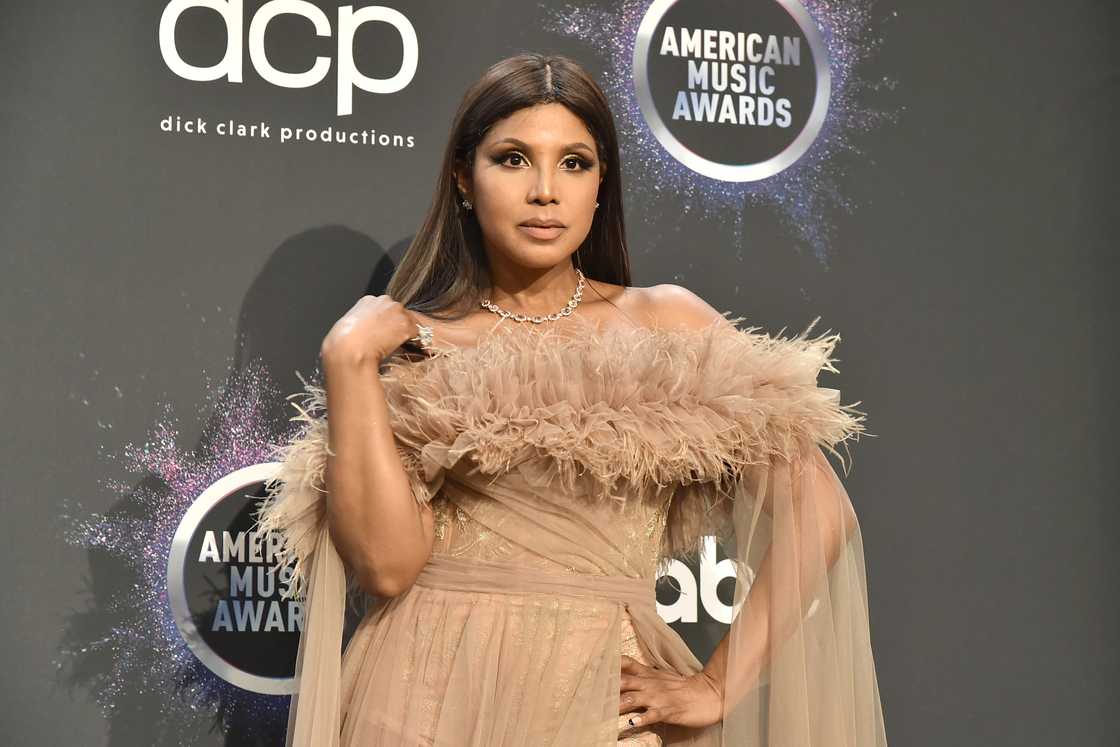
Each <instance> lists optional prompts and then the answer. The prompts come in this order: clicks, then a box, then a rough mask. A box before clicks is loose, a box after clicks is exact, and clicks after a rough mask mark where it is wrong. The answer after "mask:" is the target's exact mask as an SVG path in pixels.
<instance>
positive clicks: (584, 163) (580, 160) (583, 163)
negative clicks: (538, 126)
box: [490, 150, 595, 171]
mask: <svg viewBox="0 0 1120 747" xmlns="http://www.w3.org/2000/svg"><path fill="white" fill-rule="evenodd" d="M513 158H517V159H520V160H521V161H527V160H529V159H527V158H526V157H525V156H524V155H522V153H521V151H519V150H507V151H502V152H500V153H498V154H496V155H493V156H491V157H490V160H491V161H492V162H493V163H495V164H498V165H503V164H505V163H506V162H507V161H509V160H511V159H513ZM560 163H562V164H565V163H575V168H569V169H568V171H589V170H590V169H591V168H592V167H593V166H594V165H595V162H594V161H593V160H591V159H589V158H587V157H586V156H582V155H579V154H578V153H569V154H568V155H566V156H564V158H563V160H562V161H560Z"/></svg>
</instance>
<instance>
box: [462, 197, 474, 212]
mask: <svg viewBox="0 0 1120 747" xmlns="http://www.w3.org/2000/svg"><path fill="white" fill-rule="evenodd" d="M463 207H465V208H466V209H467V210H470V209H471V208H472V207H474V206H473V205H471V201H470V200H468V199H466V198H465V197H464V198H463Z"/></svg>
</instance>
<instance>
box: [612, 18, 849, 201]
mask: <svg viewBox="0 0 1120 747" xmlns="http://www.w3.org/2000/svg"><path fill="white" fill-rule="evenodd" d="M829 85H830V78H829V65H828V52H827V50H826V49H825V45H824V41H823V40H822V39H821V35H820V32H819V31H818V29H817V27H816V25H815V24H814V23H813V19H812V18H811V17H810V16H809V13H808V11H806V10H805V8H804V7H803V6H802V5H801V4H800V3H798V2H797V1H796V0H735V2H731V0H654V2H653V4H652V5H650V8H649V10H648V11H646V15H645V17H644V18H643V19H642V22H641V25H640V26H639V27H638V36H637V39H636V40H635V44H634V86H635V89H636V93H637V98H638V104H639V106H640V107H641V110H642V114H643V115H644V116H645V119H646V122H647V123H648V124H649V126H650V129H651V130H652V132H653V134H654V136H655V137H656V138H657V140H658V141H659V142H660V143H661V144H662V145H663V146H664V147H665V149H666V150H668V151H669V153H671V154H672V155H673V157H674V158H676V159H677V160H678V161H680V162H681V163H682V164H684V165H685V166H687V167H688V168H690V169H692V170H693V171H696V172H698V173H700V174H704V175H705V176H710V177H712V178H713V179H719V180H721V181H728V182H748V181H758V180H759V179H765V178H766V177H768V176H773V175H774V174H777V173H778V172H780V171H782V170H783V169H786V168H788V167H789V166H790V165H791V164H793V163H794V162H795V161H796V160H797V159H798V158H800V157H801V156H802V155H803V154H804V153H805V151H807V150H808V149H809V146H810V145H812V143H813V140H814V139H816V137H817V135H818V134H819V133H820V130H821V126H822V125H823V124H824V118H825V113H826V112H827V111H828V95H829Z"/></svg>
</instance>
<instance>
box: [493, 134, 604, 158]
mask: <svg viewBox="0 0 1120 747" xmlns="http://www.w3.org/2000/svg"><path fill="white" fill-rule="evenodd" d="M502 143H512V144H513V145H516V146H517V147H519V148H524V149H525V150H532V149H533V148H532V146H530V145H529V144H528V143H526V142H524V141H521V140H518V139H517V138H515V137H504V138H502V139H501V140H499V141H497V142H496V143H494V145H501V144H502ZM580 149H582V150H586V151H587V152H589V153H591V154H592V155H595V149H594V148H592V147H591V146H590V145H588V144H587V143H581V142H575V143H568V144H567V145H565V146H563V147H562V148H561V150H580Z"/></svg>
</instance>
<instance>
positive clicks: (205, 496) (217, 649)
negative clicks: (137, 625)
mask: <svg viewBox="0 0 1120 747" xmlns="http://www.w3.org/2000/svg"><path fill="white" fill-rule="evenodd" d="M278 467H279V465H278V464H277V463H275V462H268V463H264V464H254V465H252V466H249V467H244V468H242V469H239V470H236V471H234V472H232V473H230V474H228V475H225V476H224V477H222V478H221V479H219V480H218V481H217V482H215V483H214V484H213V485H211V486H209V487H208V488H206V490H204V491H203V492H202V494H201V495H199V496H198V498H196V499H195V501H194V502H193V503H192V504H191V506H190V508H189V509H187V512H186V513H185V514H184V515H183V518H182V520H181V521H180V522H179V527H178V529H177V530H176V532H175V536H174V537H173V538H172V541H171V553H170V557H169V558H168V563H167V596H168V601H169V603H170V606H171V613H172V615H173V616H174V619H175V625H176V626H177V627H178V629H179V633H180V635H181V636H182V638H183V640H184V642H185V643H186V644H187V646H188V647H189V648H190V650H191V651H192V652H193V653H194V655H195V656H196V657H198V659H199V661H201V662H202V663H203V664H204V665H205V666H206V667H207V668H208V669H209V670H210V671H211V672H213V673H214V674H216V675H217V676H219V677H221V678H222V679H223V680H225V681H226V682H229V683H231V684H233V685H237V686H238V687H240V688H243V689H245V690H249V691H251V692H257V693H262V694H266V695H291V694H293V693H295V692H296V691H297V690H298V686H299V683H298V681H297V680H296V678H295V676H294V663H295V654H296V647H297V645H298V640H299V637H298V635H299V631H300V630H302V626H303V622H302V614H303V612H302V604H301V603H300V602H297V601H294V600H281V599H280V598H279V592H280V587H281V586H282V585H283V584H284V583H286V582H287V579H284V578H278V577H277V576H276V575H274V574H273V573H272V572H271V570H270V565H271V556H270V555H269V554H268V553H271V548H268V547H265V545H267V543H265V542H258V541H257V539H258V538H257V537H256V536H255V532H252V531H250V527H251V525H252V519H251V513H252V510H253V509H254V507H255V506H256V505H258V501H259V498H258V497H254V496H252V495H248V493H249V488H250V487H252V486H260V485H262V484H263V483H264V482H265V481H266V480H268V479H270V478H271V477H272V476H273V475H274V474H275V472H276V469H277V468H278ZM266 539H267V538H266Z"/></svg>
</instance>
